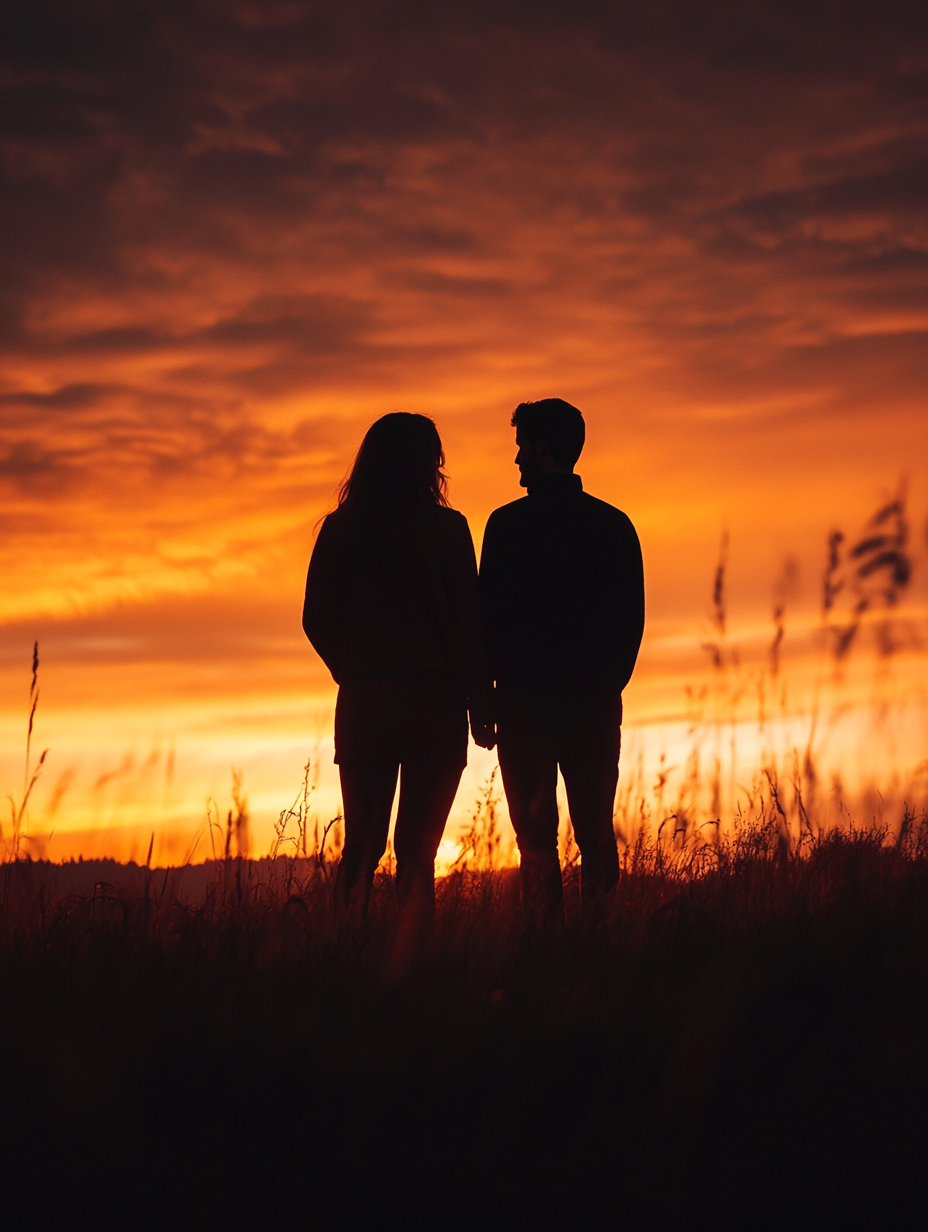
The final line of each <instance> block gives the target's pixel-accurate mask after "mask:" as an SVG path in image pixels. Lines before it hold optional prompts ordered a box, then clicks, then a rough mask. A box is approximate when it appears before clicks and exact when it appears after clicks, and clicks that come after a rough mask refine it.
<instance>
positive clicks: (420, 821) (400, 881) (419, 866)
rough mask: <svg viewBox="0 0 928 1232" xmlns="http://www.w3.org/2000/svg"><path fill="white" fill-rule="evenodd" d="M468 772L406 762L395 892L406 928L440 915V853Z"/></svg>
mask: <svg viewBox="0 0 928 1232" xmlns="http://www.w3.org/2000/svg"><path fill="white" fill-rule="evenodd" d="M462 774H463V766H461V765H460V763H459V762H458V761H457V759H455V761H454V762H452V763H445V764H444V765H442V764H441V763H440V762H439V763H437V764H436V763H435V762H434V761H426V760H422V761H419V760H416V761H413V762H403V769H402V778H401V781H400V803H399V810H398V812H397V817H396V831H395V833H394V836H393V845H394V848H395V850H396V894H397V898H398V900H399V906H400V912H401V915H402V917H403V920H404V924H405V928H404V931H409V932H418V931H419V930H420V929H423V928H425V929H428V928H430V927H431V924H432V921H433V920H434V917H435V855H436V853H437V851H438V844H439V843H440V842H441V836H442V834H443V832H444V829H445V823H446V822H447V820H448V814H449V813H450V812H451V805H452V804H453V803H454V797H455V794H456V793H457V789H458V784H459V783H460V781H461V775H462Z"/></svg>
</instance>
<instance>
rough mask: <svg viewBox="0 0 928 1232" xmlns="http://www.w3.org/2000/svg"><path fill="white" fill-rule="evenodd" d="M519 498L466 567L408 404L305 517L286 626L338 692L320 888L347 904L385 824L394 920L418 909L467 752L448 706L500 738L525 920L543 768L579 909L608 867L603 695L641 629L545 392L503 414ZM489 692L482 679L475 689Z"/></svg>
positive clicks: (547, 807)
mask: <svg viewBox="0 0 928 1232" xmlns="http://www.w3.org/2000/svg"><path fill="white" fill-rule="evenodd" d="M512 424H513V426H514V427H515V429H516V445H517V447H518V454H517V456H516V464H517V465H518V467H519V471H520V475H521V479H520V482H521V485H522V486H523V487H524V488H527V490H528V495H527V497H524V498H523V499H521V500H517V501H513V502H512V504H509V505H504V506H503V507H502V508H501V509H497V510H496V512H495V513H493V514H492V515H491V517H490V520H489V522H488V523H487V528H486V533H485V536H484V542H483V552H482V556H481V564H480V575H479V580H478V574H477V563H476V558H475V555H474V547H473V542H472V540H471V536H470V531H469V529H468V526H467V522H466V520H465V518H464V517H463V516H462V515H461V514H460V513H456V512H455V511H454V510H452V509H451V508H449V506H448V501H447V497H446V489H447V481H446V477H445V475H444V473H443V467H444V463H445V458H444V452H443V450H442V445H441V440H440V439H439V436H438V431H437V429H436V427H435V425H434V423H433V422H432V421H431V420H430V419H428V418H427V417H426V416H424V415H411V414H405V413H397V414H392V415H385V416H383V418H382V419H379V420H377V422H376V423H375V424H373V425H372V426H371V428H370V429H369V431H368V433H367V435H366V436H365V438H364V441H363V443H362V445H361V448H360V450H359V451H358V456H357V458H356V459H355V463H354V467H353V469H352V471H351V474H350V476H349V477H348V479H347V480H346V482H345V483H344V485H343V486H342V489H341V492H340V495H339V501H338V508H337V509H336V510H335V512H334V513H332V514H330V515H329V516H328V517H327V518H326V519H325V521H324V523H323V525H322V528H321V530H320V532H319V536H318V539H317V541H316V546H315V549H314V551H313V555H312V560H311V561H310V566H309V575H308V577H307V581H306V602H305V606H304V609H303V628H304V630H305V631H306V636H307V637H308V638H309V640H310V641H311V642H312V644H313V646H314V647H315V648H316V650H317V651H318V652H319V654H320V656H321V657H322V659H323V660H324V662H325V664H326V666H327V667H328V668H329V670H330V671H331V673H332V675H333V677H334V678H335V681H336V683H337V684H338V686H339V690H338V703H337V706H336V711H335V760H336V762H337V763H338V767H339V774H340V777H341V785H342V798H343V802H344V815H345V846H344V850H343V852H342V859H341V863H340V865H339V868H338V875H337V881H336V893H337V898H338V901H339V904H340V906H341V908H342V909H343V910H345V911H347V912H349V913H352V914H355V915H357V916H362V915H363V914H364V913H365V912H366V910H367V904H368V901H369V898H370V891H371V885H372V883H373V879H374V873H375V871H376V869H377V865H378V864H379V862H380V859H381V857H382V856H383V854H384V851H385V849H386V844H387V835H388V830H389V825H390V813H391V808H392V803H393V797H394V794H395V791H396V782H397V776H398V775H401V783H400V799H399V808H398V813H397V819H396V829H395V833H394V850H395V853H396V890H397V896H398V899H399V904H400V909H401V918H402V919H403V920H404V921H405V922H406V926H407V928H409V929H414V930H417V929H419V928H422V927H427V926H428V925H429V923H430V921H431V918H432V915H433V913H434V902H435V889H434V864H435V856H436V853H437V850H438V844H439V842H440V841H441V836H442V832H443V830H444V827H445V823H446V821H447V819H448V814H449V812H450V809H451V805H452V802H453V800H454V796H455V793H456V791H457V788H458V784H459V782H460V778H461V774H462V772H463V770H464V766H465V764H466V760H467V720H468V713H469V715H470V727H471V732H472V734H473V737H474V740H475V742H476V743H477V744H479V745H481V746H482V747H483V748H486V749H492V748H493V747H494V744H498V746H499V762H500V769H501V771H502V777H503V786H504V788H505V791H506V799H507V801H508V804H509V813H510V816H511V818H512V823H513V826H514V828H515V832H516V838H517V840H518V844H519V853H520V862H521V886H522V899H523V904H524V906H525V910H526V914H527V916H528V918H529V919H530V920H531V921H532V922H533V923H535V924H537V925H542V926H544V925H551V924H553V923H556V922H557V921H558V920H559V919H560V918H561V912H562V908H561V897H562V886H561V870H560V864H559V860H558V847H557V831H558V810H557V799H556V787H557V771H558V766H560V769H561V772H562V774H563V776H564V783H565V786H566V788H567V800H568V805H569V809H570V817H571V821H572V823H573V827H574V833H575V835H576V839H577V844H578V846H579V848H580V872H581V894H582V899H583V905H584V911H585V912H586V913H588V914H590V913H592V914H595V913H596V912H597V910H598V909H599V907H600V905H601V904H602V902H603V900H604V897H605V896H606V895H608V894H609V892H610V891H611V890H612V889H613V887H614V886H615V884H616V881H617V880H618V875H619V863H618V853H617V850H616V841H615V833H614V830H613V823H612V817H613V807H614V803H615V790H616V784H617V781H618V763H619V744H620V731H621V723H622V690H623V689H624V688H625V685H626V684H627V683H628V680H629V678H630V677H631V674H632V669H633V668H634V666H635V660H636V658H637V655H638V648H639V645H640V643H641V635H642V631H643V627H644V582H643V575H642V564H641V550H640V547H639V544H638V537H637V535H636V534H635V530H634V527H633V526H632V524H631V522H630V521H629V519H628V518H627V517H626V515H625V514H624V513H621V512H620V511H619V510H618V509H615V508H613V507H612V506H611V505H608V504H606V503H605V502H603V501H600V500H597V499H595V498H594V497H592V496H589V495H588V494H587V493H585V492H584V491H583V485H582V484H581V481H580V477H579V475H575V474H574V473H573V468H574V466H575V464H576V462H577V459H578V458H579V456H580V451H581V450H582V448H583V443H584V437H585V428H584V423H583V417H582V415H581V414H580V412H579V411H578V410H577V408H576V407H574V406H571V405H570V403H568V402H564V401H562V400H561V399H560V398H546V399H544V400H543V401H540V402H524V403H522V404H521V405H520V406H519V407H517V408H516V411H515V413H514V414H513V416H512ZM494 686H495V687H494Z"/></svg>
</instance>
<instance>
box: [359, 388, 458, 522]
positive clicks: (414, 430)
mask: <svg viewBox="0 0 928 1232" xmlns="http://www.w3.org/2000/svg"><path fill="white" fill-rule="evenodd" d="M444 465H445V453H444V450H443V449H442V447H441V437H440V436H439V435H438V429H437V428H436V427H435V424H434V423H433V422H432V420H431V419H429V418H428V416H427V415H413V414H410V413H409V412H408V411H395V412H393V413H392V414H390V415H383V416H381V418H380V419H378V420H376V422H375V423H372V424H371V426H370V427H369V428H368V430H367V432H366V434H365V437H364V440H363V441H362V442H361V448H360V449H359V450H358V456H357V457H356V458H355V460H354V465H353V466H352V468H351V473H350V475H349V476H348V478H347V479H346V480H345V482H344V483H343V484H342V486H341V490H340V491H339V494H338V507H339V509H343V510H344V511H345V514H346V515H347V517H348V518H349V520H350V521H352V522H353V521H355V520H357V519H360V520H363V521H365V522H366V521H367V520H368V519H371V518H378V519H385V520H386V521H390V522H392V521H395V520H396V519H397V518H401V519H402V518H405V517H409V516H415V515H416V514H417V513H419V512H424V511H426V510H428V509H430V508H434V506H435V505H445V506H447V504H448V495H447V493H448V477H447V475H446V474H445V473H444V470H443V467H444Z"/></svg>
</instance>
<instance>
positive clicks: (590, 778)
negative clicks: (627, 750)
mask: <svg viewBox="0 0 928 1232" xmlns="http://www.w3.org/2000/svg"><path fill="white" fill-rule="evenodd" d="M620 724H621V711H620V710H617V709H616V708H614V707H607V708H603V710H602V711H601V712H594V713H592V714H585V715H581V716H577V719H576V721H575V722H573V723H571V724H570V728H569V730H568V731H567V732H565V738H564V740H563V741H562V745H563V747H562V748H561V749H560V750H559V753H560V764H561V772H562V774H563V775H564V785H565V787H566V788H567V803H568V805H569V807H570V819H571V822H572V823H573V827H574V834H575V836H576V839H577V846H578V847H579V848H580V857H581V859H580V887H581V895H582V899H583V911H584V914H585V915H587V916H590V915H595V914H596V913H597V911H598V910H599V909H600V907H601V904H602V901H603V897H604V895H607V894H609V893H610V892H611V891H612V890H613V889H614V888H615V884H616V882H617V881H618V879H619V856H618V851H617V850H616V842H615V830H614V829H613V824H612V817H613V810H614V808H615V789H616V786H617V784H618V780H619V749H620V743H621V726H620Z"/></svg>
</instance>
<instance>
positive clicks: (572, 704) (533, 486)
mask: <svg viewBox="0 0 928 1232" xmlns="http://www.w3.org/2000/svg"><path fill="white" fill-rule="evenodd" d="M512 423H513V426H514V427H515V429H516V445H517V446H518V450H519V452H518V454H517V455H516V459H515V460H516V465H517V466H518V467H519V471H520V473H521V479H520V483H521V485H522V487H524V488H527V489H528V496H527V497H523V498H522V499H521V500H517V501H513V502H512V504H510V505H504V506H503V507H502V508H501V509H497V510H496V512H495V513H493V514H492V515H491V517H490V520H489V522H488V523H487V529H486V534H485V536H484V540H483V552H482V556H481V562H480V588H481V603H482V606H483V616H484V625H485V633H486V641H487V651H488V656H489V661H490V674H491V675H492V676H493V678H494V679H495V681H496V701H497V738H498V747H499V762H500V768H501V770H502V775H503V786H504V787H505V789H506V798H507V800H508V802H509V812H510V816H511V817H512V823H513V826H514V827H515V832H516V838H517V839H518V842H519V852H520V857H521V882H522V898H523V903H524V905H525V908H526V912H527V913H528V916H529V918H530V919H532V920H534V921H535V922H536V923H539V922H540V923H551V922H554V921H556V920H558V919H559V918H560V917H561V896H562V886H561V870H560V864H559V862H558V852H557V829H558V813H557V800H556V796H555V791H556V787H557V769H558V766H560V768H561V773H562V774H563V775H564V783H565V785H566V787H567V800H568V804H569V806H570V816H571V821H572V822H573V827H574V834H575V836H576V840H577V844H578V846H579V848H580V856H581V887H582V896H583V903H584V910H585V911H590V910H591V909H595V905H596V903H597V902H599V901H601V899H602V895H603V894H605V893H608V892H609V891H610V890H612V889H613V887H614V886H615V884H616V881H617V880H618V876H619V861H618V852H617V850H616V842H615V833H614V831H613V827H612V814H613V808H614V804H615V789H616V784H617V782H618V772H619V743H620V733H621V723H622V690H623V689H624V688H625V686H626V684H627V683H628V681H629V678H630V677H631V674H632V670H633V668H634V666H635V660H636V658H637V656H638V648H639V646H640V644H641V635H642V631H643V629H644V577H643V571H642V564H641V548H640V546H639V543H638V536H637V535H636V533H635V528H634V527H633V526H632V524H631V522H630V521H629V519H628V518H627V517H626V515H625V514H624V513H622V512H621V511H620V510H618V509H615V508H613V506H612V505H607V504H606V503H605V502H604V501H601V500H597V499H596V498H595V497H593V496H590V495H588V494H587V493H586V492H584V491H583V485H582V483H581V481H580V476H579V475H575V474H573V468H574V465H575V464H576V461H577V459H578V458H579V456H580V451H581V450H582V448H583V442H584V438H585V435H586V432H585V427H584V423H583V416H582V415H581V414H580V412H579V411H578V410H577V408H576V407H575V406H571V405H570V403H569V402H564V401H563V400H562V399H560V398H545V399H543V400H542V401H540V402H523V403H522V404H521V405H520V406H518V407H517V408H516V410H515V413H514V414H513V416H512Z"/></svg>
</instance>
